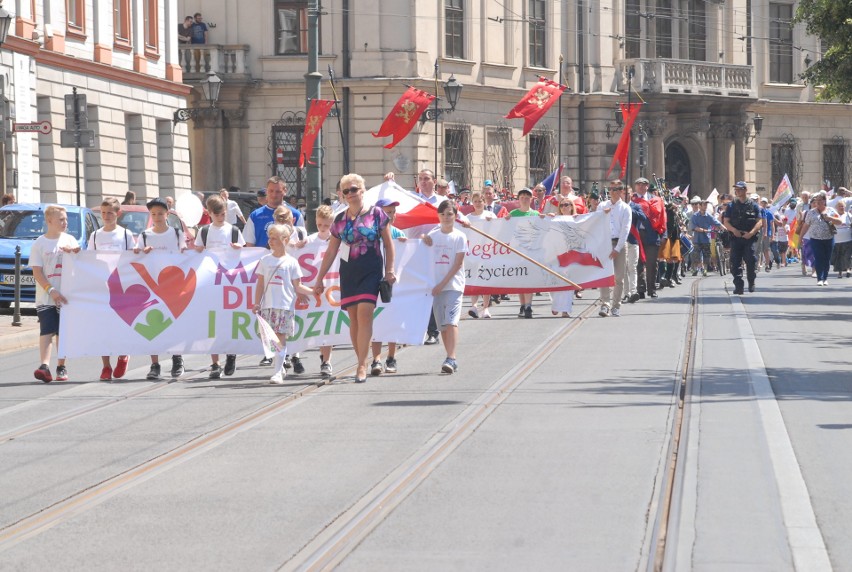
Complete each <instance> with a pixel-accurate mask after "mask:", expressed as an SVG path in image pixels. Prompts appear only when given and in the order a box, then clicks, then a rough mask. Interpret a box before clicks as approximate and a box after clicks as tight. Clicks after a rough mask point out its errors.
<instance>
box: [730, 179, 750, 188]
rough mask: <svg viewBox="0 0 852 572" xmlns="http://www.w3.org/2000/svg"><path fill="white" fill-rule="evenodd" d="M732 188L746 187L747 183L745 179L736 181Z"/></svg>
mask: <svg viewBox="0 0 852 572" xmlns="http://www.w3.org/2000/svg"><path fill="white" fill-rule="evenodd" d="M733 188H735V189H747V188H748V185H746V182H745V181H737V182H736V184H735V185H734V187H733Z"/></svg>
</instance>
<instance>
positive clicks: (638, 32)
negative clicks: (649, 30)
mask: <svg viewBox="0 0 852 572" xmlns="http://www.w3.org/2000/svg"><path fill="white" fill-rule="evenodd" d="M640 8H641V6H640V4H639V0H627V5H626V6H625V15H624V30H625V31H624V33H625V38H624V50H625V54H626V55H627V58H628V59H633V58H638V57H641V56H642V53H641V45H642V21H641V19H640V17H639V11H640Z"/></svg>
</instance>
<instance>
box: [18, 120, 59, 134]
mask: <svg viewBox="0 0 852 572" xmlns="http://www.w3.org/2000/svg"><path fill="white" fill-rule="evenodd" d="M12 131H14V132H16V133H22V132H27V131H29V132H38V133H42V134H44V135H47V134H48V133H50V132H51V131H53V125H51V124H50V121H33V122H30V123H13V124H12Z"/></svg>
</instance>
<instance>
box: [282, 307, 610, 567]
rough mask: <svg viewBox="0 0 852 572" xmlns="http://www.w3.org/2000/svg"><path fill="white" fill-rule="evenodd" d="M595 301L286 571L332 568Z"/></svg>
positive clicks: (548, 353) (551, 349)
mask: <svg viewBox="0 0 852 572" xmlns="http://www.w3.org/2000/svg"><path fill="white" fill-rule="evenodd" d="M596 308H597V304H596V303H592V304H590V305H589V306H588V307H587V308H586V309H585V310H583V311H582V312H581V313H580V314H579V315H578V316H577V318H575V319H574V320H572V321H571V322H570V323H569V324H567V325H566V326H564V327H562V328H560V329H559V330H557V331H556V332H554V333H553V334H551V335H550V336H549V337H548V338H547V339H546V340H544V341H543V342H542V343H541V344H540V345H539V346H538V347H536V348H535V349H534V350H533V352H532V353H531V354H530V356H528V357H530V358H531V359H526V358H522V359H520V360H519V364H518V365H516V366H515V367H514V368H512V369H511V370H509V371H508V372H506V373H505V374H504V375H503V376H502V377H500V378H499V379H498V380H497V381H496V382H495V383H494V384H492V385H491V387H489V388H488V389H487V390H485V391H484V392H483V393H481V394H480V395H479V396H478V397H477V398H476V399H475V400H474V401H473V402H472V403H471V404H470V405H469V406H468V407H467V408H465V409H464V411H462V412H461V413H460V414H459V415H458V416H457V417H456V418H454V419H453V420H452V421H450V422H449V423H448V424H447V425H445V426H444V427H442V428H441V429H439V430H438V431H436V432H435V434H434V435H433V437H432V439H430V440H429V441H428V442H427V443H426V444H425V445H423V446H422V447H421V448H420V449H418V450H417V451H416V452H415V453H414V454H413V455H411V456H410V457H409V458H408V459H407V460H406V461H404V462H403V463H402V464H401V465H399V466H398V467H397V468H396V469H394V470H393V471H392V472H391V473H390V474H389V475H388V476H386V477H385V478H384V479H383V480H382V481H380V482H379V483H378V484H376V485H375V486H374V487H373V488H372V489H370V490H369V491H368V492H367V493H366V494H364V495H363V496H362V497H361V499H360V500H359V501H358V502H356V503H355V504H354V505H353V506H351V507H350V508H349V509H347V510H346V511H344V512H343V513H341V514H340V515H339V516H338V517H337V518H335V519H334V520H333V521H332V522H331V523H330V524H329V525H328V526H327V527H326V528H325V529H324V530H323V531H322V532H321V533H319V534H318V535H317V536H316V537H315V538H314V539H312V540H311V541H310V542H309V543H308V544H306V545H305V546H304V547H302V549H301V550H299V552H297V553H296V554H295V555H293V556H292V557H291V558H290V559H289V560H287V561H286V562H284V563H283V564H282V565H281V566H280V567H279V570H281V571H284V572H295V571H299V572H308V571H310V572H314V571H319V570H332V569H333V568H335V567H336V566H337V565H338V564H340V563H341V562H342V561H343V560H344V559H345V558H346V557H347V556H348V555H349V554H350V553H351V552H352V550H354V549H355V547H357V546H358V545H359V544H360V543H361V542H362V541H363V540H364V539H365V538H366V537H367V536H368V535H369V534H370V533H371V532H372V531H373V530H374V529H375V528H376V527H377V526H378V525H379V524H380V523H381V522H382V521H383V520H384V519H385V518H386V517H387V516H388V515H389V514H390V513H391V512H392V511H393V510H394V509H396V507H398V506H399V505H400V504H401V503H402V502H403V501H404V500H405V499H406V498H407V497H408V496H409V494H411V493H412V492H413V491H414V490H415V489H416V488H417V487H418V486H419V485H420V484H421V483H422V482H423V481H425V480H426V479H427V478H428V477H429V475H430V474H431V473H432V472H433V471H434V470H435V469H436V468H437V467H438V466H439V465H440V464H441V463H442V462H443V461H444V460H445V459H446V458H447V457H449V456H450V455H451V454H452V453H453V452H454V451H455V450H456V449H457V448H458V447H459V446H460V445H461V444H462V443H464V441H465V440H466V439H467V438H468V437H470V436H471V435H472V434H473V433H474V432H475V431H476V429H477V428H478V427H479V426H480V425H481V424H482V423H483V422H484V421H485V420H486V419H487V418H488V417H489V416H490V415H491V414H492V413H493V412H494V411H496V410H497V408H498V406H499V405H500V404H502V403H503V402H504V401H505V400H506V399H507V398H508V397H509V396H510V395H512V392H513V391H514V390H515V389H517V388H518V387H519V386H520V385H521V384H522V383H523V382H524V381H526V380H527V379H528V378H529V376H530V375H531V374H532V373H533V372H534V371H535V370H536V369H538V368H539V367H540V366H541V365H542V364H543V363H544V361H545V360H546V359H547V358H548V357H549V356H551V355H552V354H553V353H554V352H556V351H557V350H558V349H559V348H560V347H561V346H562V344H563V343H564V342H565V341H566V340H567V339H568V338H570V337H571V336H572V335H573V334H574V333H575V332H576V331H577V330H578V329H579V328H580V327H581V326H582V325H583V323H585V321H586V319H587V318H588V317H589V316H591V315H593V314H594V313H595V310H596Z"/></svg>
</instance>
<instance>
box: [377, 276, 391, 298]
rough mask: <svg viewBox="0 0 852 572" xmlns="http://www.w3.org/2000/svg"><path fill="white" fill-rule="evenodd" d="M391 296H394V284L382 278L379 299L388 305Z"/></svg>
mask: <svg viewBox="0 0 852 572" xmlns="http://www.w3.org/2000/svg"><path fill="white" fill-rule="evenodd" d="M391 296H393V284H391V283H390V282H388V281H387V280H385V279H384V278H382V280H381V282H379V297H380V298H381V299H382V302H384V303H385V304H387V303H388V302H390V301H391Z"/></svg>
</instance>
